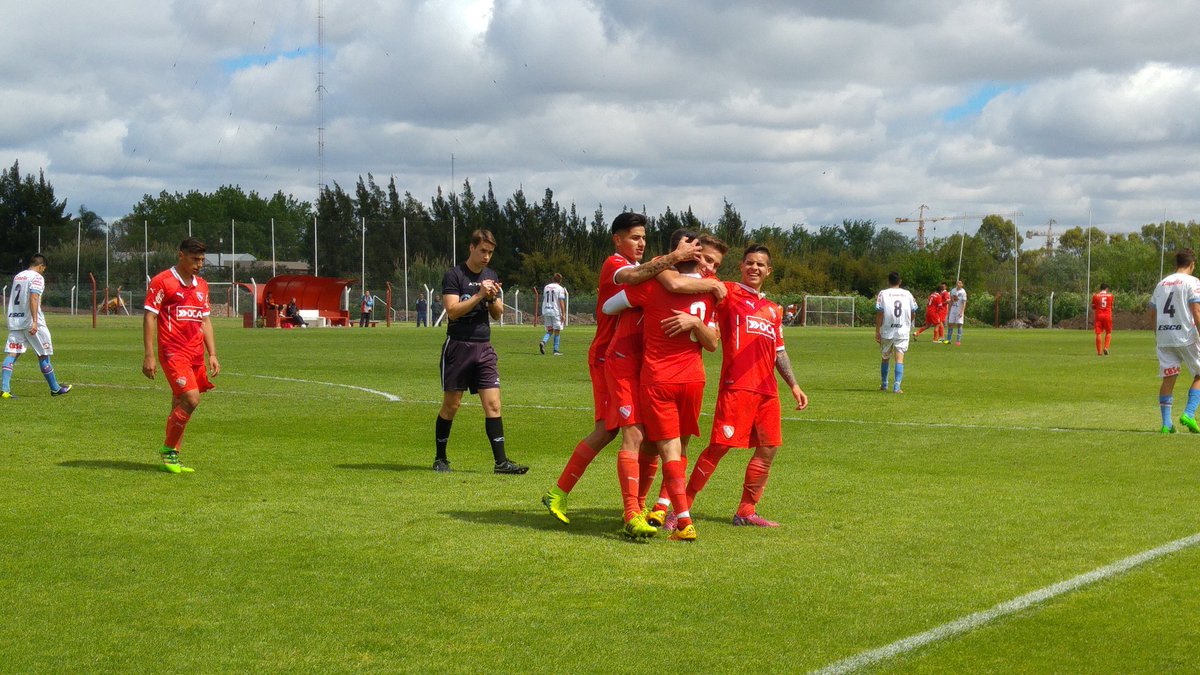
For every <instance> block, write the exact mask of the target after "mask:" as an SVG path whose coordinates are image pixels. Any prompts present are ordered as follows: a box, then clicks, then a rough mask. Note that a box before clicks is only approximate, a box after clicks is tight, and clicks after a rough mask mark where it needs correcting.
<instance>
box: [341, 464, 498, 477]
mask: <svg viewBox="0 0 1200 675" xmlns="http://www.w3.org/2000/svg"><path fill="white" fill-rule="evenodd" d="M333 468H335V469H354V470H356V471H422V472H425V473H429V474H433V473H436V472H435V471H434V470H433V469H432V468H431V465H427V464H384V463H383V462H368V463H366V464H334V465H333ZM456 473H483V472H482V471H476V470H474V469H455V470H454V471H452V472H450V474H448V475H450V476H453V475H454V474H456Z"/></svg>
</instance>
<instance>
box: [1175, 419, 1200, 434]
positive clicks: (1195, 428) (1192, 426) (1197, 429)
mask: <svg viewBox="0 0 1200 675" xmlns="http://www.w3.org/2000/svg"><path fill="white" fill-rule="evenodd" d="M1179 423H1180V424H1182V425H1183V426H1185V427H1187V430H1188V431H1190V432H1192V433H1193V434H1200V424H1196V419H1195V418H1194V417H1188V416H1187V415H1180V416H1179Z"/></svg>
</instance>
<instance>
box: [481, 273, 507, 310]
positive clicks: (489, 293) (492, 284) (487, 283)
mask: <svg viewBox="0 0 1200 675" xmlns="http://www.w3.org/2000/svg"><path fill="white" fill-rule="evenodd" d="M482 285H483V289H484V298H483V299H484V302H486V303H487V309H488V316H490V317H492V318H493V319H499V318H500V316H501V315H502V314H504V301H503V300H501V299H500V282H499V281H492V280H491V279H484V280H483V284H482Z"/></svg>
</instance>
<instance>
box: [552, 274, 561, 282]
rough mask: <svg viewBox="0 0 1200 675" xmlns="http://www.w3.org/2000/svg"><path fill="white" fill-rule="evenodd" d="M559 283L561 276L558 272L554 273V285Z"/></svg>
mask: <svg viewBox="0 0 1200 675" xmlns="http://www.w3.org/2000/svg"><path fill="white" fill-rule="evenodd" d="M561 281H562V275H561V274H559V273H558V272H555V273H554V283H556V284H557V283H559V282H561Z"/></svg>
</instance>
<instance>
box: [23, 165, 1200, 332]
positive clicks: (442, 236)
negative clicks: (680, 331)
mask: <svg viewBox="0 0 1200 675" xmlns="http://www.w3.org/2000/svg"><path fill="white" fill-rule="evenodd" d="M625 210H639V211H642V212H644V211H645V208H644V207H642V208H640V209H639V208H637V207H636V206H631V205H621V206H620V207H619V208H616V209H609V210H607V211H606V209H605V207H604V206H603V205H597V206H596V208H595V209H594V210H593V211H591V212H588V213H581V212H580V211H579V209H578V208H577V207H576V205H575V204H574V203H570V204H568V205H566V206H564V205H563V204H562V203H561V202H560V201H559V200H558V199H557V198H556V196H555V194H554V192H553V191H552V190H551V189H550V188H546V189H545V190H544V191H543V192H542V193H541V194H540V195H538V196H537V197H531V196H530V195H527V194H526V193H525V192H524V190H523V189H518V190H516V191H515V192H514V193H513V194H511V195H508V196H505V197H503V198H501V197H498V196H497V195H496V194H495V192H494V190H493V186H492V184H491V182H488V183H487V185H486V188H485V189H484V190H483V191H482V193H477V192H476V188H475V186H474V185H472V184H471V182H470V181H469V180H464V181H463V183H462V186H461V190H460V191H458V192H455V193H450V194H445V193H443V192H442V190H441V189H440V188H439V189H438V191H437V193H436V194H435V195H433V196H432V197H430V198H429V199H428V200H427V201H422V200H420V199H418V198H416V197H414V196H413V194H412V193H411V192H409V191H404V192H401V190H400V188H399V187H398V186H397V185H396V181H395V179H394V178H391V179H389V180H388V181H387V182H386V184H382V185H381V184H380V183H379V182H377V181H376V180H375V178H374V176H372V175H371V174H367V175H366V176H365V177H362V176H360V177H359V178H358V180H357V182H356V183H355V185H354V186H353V189H352V190H347V189H345V188H343V187H342V186H341V185H339V184H338V183H336V182H335V183H332V184H331V185H329V186H326V187H324V188H323V189H322V190H321V192H320V194H319V198H318V200H317V202H316V204H315V205H314V204H312V203H311V202H307V201H304V200H300V199H297V198H295V197H294V196H291V195H286V194H284V193H283V192H281V191H280V192H276V193H275V194H273V195H270V196H263V195H260V194H258V193H256V192H253V191H251V192H247V191H245V190H243V189H242V188H240V187H239V186H235V185H227V186H222V187H220V188H218V189H217V190H215V191H213V192H210V193H206V192H202V191H199V190H190V191H188V192H166V191H163V192H160V193H159V194H157V195H150V194H146V195H144V196H143V197H142V198H141V200H139V201H138V202H137V203H136V204H134V205H132V207H131V208H130V210H129V212H128V213H127V214H126V215H124V216H122V217H121V218H118V219H116V220H115V221H113V222H111V223H106V222H105V221H104V220H103V219H101V218H100V217H99V216H97V215H96V214H95V213H94V212H92V211H91V210H89V209H88V208H87V207H86V206H82V205H81V206H80V207H79V208H78V210H77V211H76V212H75V213H71V212H69V211H68V210H67V200H66V199H59V198H58V197H57V196H56V195H55V192H54V187H53V185H52V184H51V182H50V181H49V180H47V179H46V177H45V175H44V173H43V172H42V171H39V172H38V174H37V175H36V176H33V175H24V176H22V175H21V172H20V167H19V165H18V164H17V163H16V162H14V163H13V165H12V167H11V168H9V169H7V170H4V171H3V172H0V270H3V271H4V272H5V273H7V274H13V273H15V272H17V271H19V270H20V269H23V267H24V261H25V259H26V258H27V256H28V254H29V253H32V252H33V251H34V250H35V249H36V248H37V247H38V237H39V235H40V237H41V239H40V241H41V249H42V252H43V253H45V254H47V255H48V256H49V257H50V258H51V261H52V266H51V270H50V272H49V274H48V276H49V277H50V279H49V280H50V281H51V282H52V285H53V284H55V283H57V285H58V286H60V287H61V289H60V292H63V293H65V291H66V289H69V288H70V286H72V285H75V284H78V283H79V280H77V279H76V278H75V267H74V263H75V259H76V256H77V255H78V258H79V265H80V277H81V278H82V279H83V280H84V281H85V282H86V280H87V275H88V273H89V272H90V273H92V274H94V275H95V276H96V278H97V279H98V280H99V283H100V284H101V286H103V284H104V278H103V274H104V272H105V269H106V263H107V269H108V274H107V279H108V284H109V286H110V287H111V288H116V287H117V286H121V287H123V288H124V289H126V290H135V291H139V292H140V290H141V289H144V287H145V276H146V272H147V270H148V271H149V273H150V274H151V275H153V274H154V273H155V272H156V271H158V270H161V269H163V268H165V267H167V266H169V265H170V264H171V263H172V262H173V261H174V250H175V248H176V246H177V245H178V243H179V241H180V240H181V239H183V237H185V236H188V233H189V232H190V233H191V234H192V235H194V236H197V237H200V238H201V239H203V240H204V241H205V242H206V243H207V244H208V247H209V250H210V252H213V253H216V252H224V253H230V252H236V253H249V254H251V255H253V256H255V257H256V258H258V260H259V261H260V262H259V263H258V264H257V265H255V266H252V267H249V268H242V267H239V268H238V271H237V276H238V280H239V281H245V280H248V279H249V278H250V276H254V277H255V278H256V279H257V280H258V281H260V282H262V281H266V279H268V278H269V277H270V261H271V259H272V254H274V258H275V259H277V260H279V261H292V262H299V263H304V264H305V265H307V267H308V271H309V272H310V273H311V272H312V271H313V268H314V266H315V267H316V271H317V272H318V273H319V274H321V275H322V276H337V277H345V278H354V279H358V278H360V277H361V276H362V275H363V270H364V269H365V279H366V282H367V284H368V286H370V287H374V288H382V286H383V284H384V283H385V282H390V283H391V284H392V285H393V287H400V286H402V285H403V283H404V274H405V268H406V264H407V271H408V278H409V285H410V288H411V289H412V291H411V295H412V297H413V298H415V294H416V292H417V290H418V289H420V288H421V287H422V286H424V285H428V286H430V287H432V288H435V289H436V287H437V285H438V284H439V283H440V280H441V276H442V274H443V272H444V271H445V270H446V269H447V268H449V267H450V265H451V259H452V256H453V258H454V260H456V261H462V260H463V259H464V258H465V257H466V252H467V244H468V240H469V237H470V234H471V232H472V231H474V230H476V229H488V230H491V231H492V232H493V233H494V234H495V235H496V237H497V240H498V241H499V242H500V246H499V248H498V250H497V252H496V255H495V257H494V258H493V261H492V265H493V267H494V268H495V269H496V271H497V273H498V274H499V275H500V278H501V279H502V280H503V281H504V283H505V287H506V288H509V289H512V288H524V289H530V288H533V287H539V288H540V286H542V285H544V284H545V283H546V282H547V280H548V279H549V277H550V276H552V275H553V274H554V273H561V274H562V275H563V277H564V280H565V283H566V285H567V287H568V288H571V289H573V290H574V291H575V297H576V303H577V304H576V305H575V306H576V307H579V308H581V309H582V307H583V306H584V305H581V304H578V303H579V302H580V301H584V302H585V304H586V299H587V297H588V296H589V295H590V294H591V293H592V292H593V290H594V289H595V288H596V283H597V278H596V277H597V272H598V270H599V267H600V264H601V262H602V261H603V260H604V258H605V257H607V256H608V255H609V254H610V253H611V252H612V244H611V240H610V237H609V223H610V222H611V219H612V217H613V216H615V215H616V214H617V213H619V212H620V211H625ZM647 216H648V221H649V225H648V228H647V240H648V242H647V253H648V255H654V254H657V253H662V252H664V251H665V250H666V248H667V242H668V241H669V238H670V235H671V233H672V232H673V231H675V230H676V229H677V228H681V227H682V228H688V229H693V230H697V231H707V232H711V233H713V234H715V235H716V236H718V237H720V238H721V239H723V240H724V241H726V242H727V243H729V244H730V247H731V249H732V251H733V253H735V254H736V252H737V251H739V250H740V249H741V248H742V247H744V246H745V245H746V244H747V243H749V242H750V241H756V242H760V243H764V244H766V245H767V246H769V247H770V248H771V250H772V254H773V255H772V260H773V266H774V274H773V275H772V279H771V281H770V284H769V285H768V291H769V292H770V293H771V294H772V295H773V296H775V297H776V298H777V299H780V300H783V301H785V302H789V301H795V300H796V299H798V298H800V297H802V296H803V295H804V294H820V295H858V296H861V297H864V298H869V297H873V296H874V294H875V293H876V292H877V291H878V290H879V288H880V287H881V286H883V285H885V283H884V280H885V279H886V277H887V273H888V272H889V271H891V270H896V271H899V272H900V273H901V275H902V276H903V277H904V279H905V284H904V285H905V286H906V287H908V288H910V289H911V290H913V291H914V293H915V294H916V295H917V297H918V298H919V299H923V297H924V296H925V295H926V294H927V293H928V292H929V291H930V290H932V289H933V288H934V287H936V285H937V284H938V283H941V282H947V283H949V284H951V285H953V282H954V279H955V277H956V276H961V278H962V279H963V281H964V283H965V285H966V286H967V288H968V290H969V292H972V293H973V298H974V299H976V300H980V301H985V302H976V303H974V309H975V311H978V312H980V315H978V317H977V318H980V319H981V320H982V319H983V317H984V316H986V317H987V319H988V320H989V322H990V320H991V318H992V311H988V312H987V313H986V314H984V313H983V310H984V309H985V308H986V309H988V310H994V309H995V308H999V309H1000V310H1001V311H1000V312H999V314H1000V318H1001V320H1004V321H1006V320H1008V319H1011V318H1013V317H1014V316H1017V317H1021V318H1029V317H1033V316H1037V315H1041V314H1044V313H1045V311H1046V309H1047V300H1048V296H1049V294H1050V293H1051V292H1055V293H1058V294H1063V297H1066V298H1070V302H1068V303H1066V304H1065V305H1061V309H1059V308H1056V310H1055V314H1056V316H1057V317H1061V318H1067V317H1069V316H1071V315H1072V314H1073V313H1077V312H1076V311H1075V310H1073V309H1072V307H1071V306H1077V307H1078V311H1079V312H1081V311H1082V310H1083V308H1082V305H1083V303H1084V302H1085V300H1084V298H1086V297H1087V296H1088V295H1089V294H1090V291H1091V290H1092V289H1089V288H1086V287H1085V285H1086V284H1087V280H1088V279H1089V274H1088V269H1089V264H1090V270H1091V272H1090V280H1091V286H1092V287H1096V286H1098V285H1099V284H1100V283H1101V282H1106V283H1108V284H1109V285H1110V286H1111V287H1112V288H1113V289H1114V290H1116V291H1117V293H1118V302H1119V306H1121V305H1122V304H1123V305H1125V306H1128V307H1130V308H1133V307H1137V306H1139V305H1138V303H1139V302H1141V298H1142V296H1144V295H1145V294H1148V293H1149V292H1150V290H1151V289H1152V288H1153V286H1154V284H1155V283H1156V282H1157V281H1158V279H1159V271H1160V266H1159V263H1160V259H1161V254H1162V251H1163V245H1164V243H1165V250H1166V251H1167V253H1168V257H1169V254H1170V252H1171V251H1173V250H1175V249H1176V248H1180V247H1183V246H1190V245H1191V242H1193V241H1196V240H1197V235H1200V225H1198V224H1197V223H1195V222H1187V223H1180V222H1171V221H1168V222H1165V223H1161V222H1160V223H1149V224H1145V225H1143V226H1141V227H1140V229H1139V230H1137V231H1134V232H1128V233H1106V232H1103V231H1101V230H1100V229H1098V228H1095V227H1092V228H1083V227H1073V228H1070V229H1068V230H1066V231H1064V232H1063V233H1062V234H1061V235H1060V236H1059V237H1058V240H1057V246H1055V247H1054V248H1053V249H1049V248H1047V247H1045V246H1028V245H1024V246H1023V244H1025V241H1024V238H1023V237H1022V236H1021V235H1020V233H1019V231H1018V229H1017V226H1016V224H1015V223H1014V222H1013V221H1012V220H1009V219H1006V218H1004V217H1002V216H999V215H992V216H987V217H985V218H982V219H981V220H980V222H979V224H978V227H977V228H975V231H974V232H973V233H970V232H965V231H964V232H960V233H955V234H951V235H949V236H945V237H935V238H932V239H930V240H929V241H928V242H927V243H926V246H924V247H923V248H918V246H917V243H916V240H915V238H913V237H910V236H908V235H906V234H904V233H901V232H899V231H897V230H895V229H892V228H889V227H879V226H877V225H876V224H875V223H874V222H873V221H871V220H869V219H845V220H843V221H842V222H841V223H838V224H825V225H819V226H816V227H811V226H808V225H805V224H796V225H791V226H787V227H780V226H762V227H751V226H749V225H748V224H747V223H746V222H745V221H744V219H743V218H742V216H741V214H740V213H738V211H737V209H736V208H735V207H734V205H733V204H730V203H729V202H728V201H726V202H725V203H724V209H723V212H722V213H721V215H720V216H719V217H718V218H717V219H716V221H714V222H706V221H704V220H702V219H700V218H698V217H697V216H696V215H695V213H693V211H692V209H691V208H690V207H689V208H685V209H683V210H680V211H676V210H673V209H672V208H670V207H668V208H667V209H666V210H665V211H664V212H663V213H660V214H647ZM963 229H964V230H967V229H971V226H970V225H965V226H964V228H963ZM1164 237H1165V241H1164ZM314 239H315V241H314ZM364 244H365V245H364ZM1014 258H1015V260H1014ZM960 259H961V263H960ZM1089 260H1090V263H1089ZM1168 262H1169V261H1168ZM1168 266H1169V265H1168ZM960 269H961V272H959V270H960ZM1167 271H1168V272H1169V271H1170V270H1167ZM721 273H722V276H725V277H726V278H736V275H737V255H731V256H729V258H728V259H727V260H726V261H725V264H724V265H723V266H722V270H721ZM205 274H206V276H207V277H208V278H209V279H210V281H228V280H229V279H230V271H229V269H225V268H222V269H216V268H210V269H209V270H208V271H207V272H206V273H205ZM1014 291H1016V292H1017V293H1018V298H1019V299H1018V302H1017V303H1016V306H1014V303H1013V293H1014ZM135 295H136V293H135ZM52 298H53V295H50V296H49V298H48V300H49V299H52ZM136 300H137V299H136V298H135V302H136ZM397 304H399V303H398V302H397ZM1056 304H1057V303H1056ZM1068 305H1071V306H1068ZM972 314H973V315H974V314H975V312H972Z"/></svg>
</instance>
